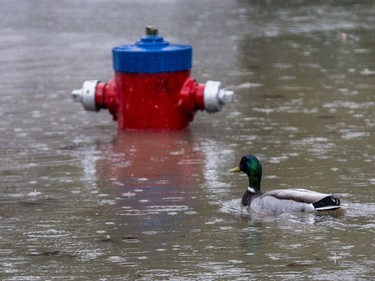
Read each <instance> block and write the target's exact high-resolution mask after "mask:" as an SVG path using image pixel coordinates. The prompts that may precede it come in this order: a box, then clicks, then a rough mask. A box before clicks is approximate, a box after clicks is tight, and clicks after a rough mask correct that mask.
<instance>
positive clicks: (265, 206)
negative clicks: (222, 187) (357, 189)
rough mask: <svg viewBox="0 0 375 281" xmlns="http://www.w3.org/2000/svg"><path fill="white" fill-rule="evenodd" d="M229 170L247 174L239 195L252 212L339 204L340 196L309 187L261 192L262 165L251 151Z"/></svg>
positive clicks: (331, 207)
mask: <svg viewBox="0 0 375 281" xmlns="http://www.w3.org/2000/svg"><path fill="white" fill-rule="evenodd" d="M230 172H232V173H237V172H244V173H245V174H246V175H247V176H248V178H249V186H248V187H247V189H246V191H245V193H244V195H243V196H242V200H241V203H242V206H243V207H245V208H247V209H248V210H251V211H253V212H255V213H259V214H265V215H280V214H283V213H314V212H315V213H317V212H318V213H319V212H324V213H326V212H327V211H328V213H329V211H333V210H337V209H339V208H341V205H340V199H339V198H337V197H336V196H334V195H332V194H326V193H320V192H316V191H312V190H308V189H302V188H293V189H292V188H291V189H275V190H271V191H266V192H262V191H261V189H260V183H261V180H262V165H261V164H260V162H259V159H258V158H257V157H256V156H255V155H252V154H248V155H244V156H243V157H242V158H241V161H240V163H239V165H238V166H237V167H235V168H233V169H231V170H230Z"/></svg>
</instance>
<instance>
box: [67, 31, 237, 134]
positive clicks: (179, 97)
mask: <svg viewBox="0 0 375 281" xmlns="http://www.w3.org/2000/svg"><path fill="white" fill-rule="evenodd" d="M112 55H113V67H114V70H115V78H113V79H112V80H110V81H109V82H108V83H103V82H100V81H98V80H91V81H85V82H84V83H83V86H82V88H81V89H79V90H74V91H73V92H72V95H73V99H74V101H76V102H80V103H82V105H83V107H84V108H85V109H86V110H92V111H99V110H100V109H108V110H109V111H110V113H111V114H112V115H113V119H114V120H117V121H118V126H119V128H120V129H141V130H142V129H143V130H148V129H151V130H178V129H183V128H185V127H186V126H187V125H188V123H189V122H190V121H192V120H193V117H194V114H195V112H196V111H197V110H206V111H207V112H210V113H211V112H217V111H220V110H221V108H222V106H223V105H224V104H225V103H228V102H232V98H233V92H231V91H227V90H225V89H224V88H223V87H222V85H221V83H220V82H217V81H207V82H206V84H205V85H204V84H198V83H197V82H196V81H195V80H194V79H193V78H191V77H190V69H191V66H192V47H191V46H189V45H173V44H169V43H168V42H166V41H164V40H163V38H162V37H160V36H158V30H157V28H156V27H154V26H147V27H146V36H145V37H142V38H141V40H140V41H139V42H136V43H135V44H134V45H123V46H119V47H115V48H113V49H112Z"/></svg>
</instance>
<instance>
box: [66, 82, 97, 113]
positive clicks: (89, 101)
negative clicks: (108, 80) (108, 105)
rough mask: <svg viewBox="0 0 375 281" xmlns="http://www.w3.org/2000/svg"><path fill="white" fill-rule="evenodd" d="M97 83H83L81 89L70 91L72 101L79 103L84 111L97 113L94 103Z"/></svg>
mask: <svg viewBox="0 0 375 281" xmlns="http://www.w3.org/2000/svg"><path fill="white" fill-rule="evenodd" d="M98 82H99V81H98V80H88V81H85V82H83V85H82V88H81V89H78V90H73V91H72V97H73V101H75V102H79V103H81V104H82V106H83V108H84V109H85V110H89V111H98V109H97V108H96V103H95V89H96V85H97V84H98Z"/></svg>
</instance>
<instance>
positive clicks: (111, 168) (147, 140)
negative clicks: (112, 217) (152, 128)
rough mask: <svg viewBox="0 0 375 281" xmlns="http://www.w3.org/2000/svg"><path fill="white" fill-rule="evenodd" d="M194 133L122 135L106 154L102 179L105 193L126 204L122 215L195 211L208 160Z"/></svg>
mask: <svg viewBox="0 0 375 281" xmlns="http://www.w3.org/2000/svg"><path fill="white" fill-rule="evenodd" d="M190 133H191V132H190V131H176V132H167V133H165V134H154V133H152V132H119V134H118V135H117V137H116V138H115V140H114V141H113V143H112V145H110V146H106V148H104V149H102V150H101V153H100V154H101V155H102V157H101V158H100V159H98V160H97V161H96V173H97V179H98V181H99V182H101V183H102V186H101V190H102V192H105V193H108V194H112V196H113V197H115V198H119V199H121V200H120V201H118V202H121V203H120V204H121V205H123V208H122V209H121V213H122V215H125V216H127V215H131V216H133V215H144V214H157V213H161V212H163V213H164V212H167V213H168V212H170V211H172V212H179V211H187V210H191V209H194V206H192V204H194V202H193V201H194V200H193V199H192V197H194V196H195V195H196V193H197V178H199V177H197V175H199V174H200V173H201V171H202V170H204V165H205V164H204V163H205V155H204V152H203V151H202V149H201V148H200V146H199V144H198V143H195V142H194V140H193V139H192V136H191V134H190ZM198 182H199V181H198ZM192 200H193V201H192Z"/></svg>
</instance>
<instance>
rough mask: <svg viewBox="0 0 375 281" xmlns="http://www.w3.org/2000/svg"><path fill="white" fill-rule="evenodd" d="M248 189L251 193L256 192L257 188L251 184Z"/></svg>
mask: <svg viewBox="0 0 375 281" xmlns="http://www.w3.org/2000/svg"><path fill="white" fill-rule="evenodd" d="M247 190H248V191H249V192H251V193H256V191H255V189H254V188H252V187H251V186H249V187H248V188H247Z"/></svg>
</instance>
